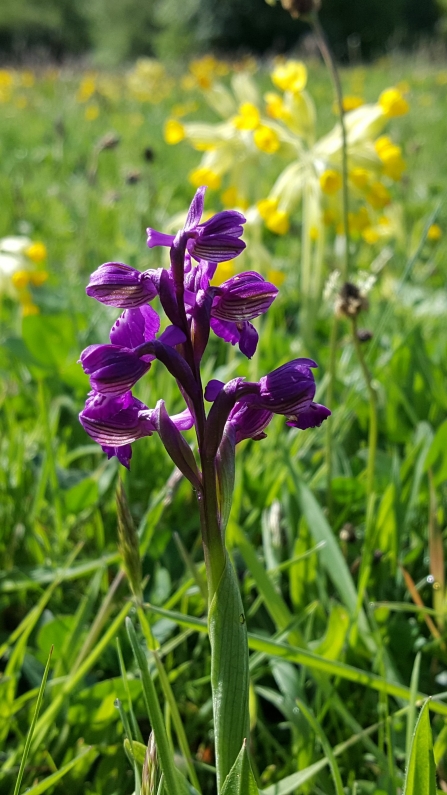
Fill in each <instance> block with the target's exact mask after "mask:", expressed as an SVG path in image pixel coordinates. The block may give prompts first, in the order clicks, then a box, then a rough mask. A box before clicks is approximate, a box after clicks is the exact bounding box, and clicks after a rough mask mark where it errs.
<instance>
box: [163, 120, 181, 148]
mask: <svg viewBox="0 0 447 795" xmlns="http://www.w3.org/2000/svg"><path fill="white" fill-rule="evenodd" d="M163 135H164V139H165V141H166V143H167V144H178V143H180V141H183V139H184V137H185V128H184V126H183V124H182V123H181V122H180V121H177V119H168V120H167V122H166V123H165V126H164V128H163Z"/></svg>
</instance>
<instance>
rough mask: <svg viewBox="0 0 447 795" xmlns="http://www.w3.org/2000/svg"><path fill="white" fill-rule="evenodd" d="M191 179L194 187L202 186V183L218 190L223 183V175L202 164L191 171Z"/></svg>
mask: <svg viewBox="0 0 447 795" xmlns="http://www.w3.org/2000/svg"><path fill="white" fill-rule="evenodd" d="M189 181H190V183H191V185H192V186H193V187H194V188H200V186H201V185H207V186H208V188H210V189H211V190H218V189H219V188H220V184H221V177H220V175H219V174H216V172H215V171H212V169H210V168H206V167H205V166H202V167H200V166H199V168H196V169H194V171H191V173H190V175H189Z"/></svg>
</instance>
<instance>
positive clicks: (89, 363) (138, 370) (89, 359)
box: [80, 345, 151, 395]
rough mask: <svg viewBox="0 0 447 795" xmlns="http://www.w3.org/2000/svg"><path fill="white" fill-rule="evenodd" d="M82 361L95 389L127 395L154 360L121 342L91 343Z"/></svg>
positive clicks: (102, 392) (110, 393) (105, 392)
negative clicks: (139, 354) (142, 356)
mask: <svg viewBox="0 0 447 795" xmlns="http://www.w3.org/2000/svg"><path fill="white" fill-rule="evenodd" d="M80 362H81V364H82V367H83V368H84V372H85V373H86V374H87V375H88V376H90V384H91V386H92V388H93V389H94V390H95V392H100V393H101V394H102V395H123V394H124V393H125V392H128V391H129V389H131V388H132V387H133V385H134V384H136V382H137V381H138V380H139V379H140V378H141V377H142V376H143V375H144V374H145V373H147V371H148V370H149V368H150V366H151V363H150V362H145V361H143V360H142V359H140V358H139V357H138V356H137V355H136V354H135V353H134V352H133V351H131V350H128V349H127V348H121V347H120V346H118V345H90V346H89V347H88V348H86V349H85V350H84V351H83V352H82V353H81V359H80Z"/></svg>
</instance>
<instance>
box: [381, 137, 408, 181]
mask: <svg viewBox="0 0 447 795" xmlns="http://www.w3.org/2000/svg"><path fill="white" fill-rule="evenodd" d="M379 157H380V159H381V161H382V163H383V173H384V174H385V176H387V177H390V178H391V179H393V180H395V181H396V182H397V181H398V180H400V179H401V177H402V174H403V172H404V171H405V169H406V164H405V160H404V159H403V157H402V149H401V148H400V146H395V145H394V144H393V145H392V146H388V147H386V148H385V149H382V151H381V153H380V155H379Z"/></svg>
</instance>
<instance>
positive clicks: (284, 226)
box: [265, 210, 290, 235]
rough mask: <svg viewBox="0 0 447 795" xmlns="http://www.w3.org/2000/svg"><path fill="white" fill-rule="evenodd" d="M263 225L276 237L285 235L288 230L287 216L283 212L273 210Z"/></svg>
mask: <svg viewBox="0 0 447 795" xmlns="http://www.w3.org/2000/svg"><path fill="white" fill-rule="evenodd" d="M265 225H266V227H267V229H269V230H270V232H274V233H275V234H276V235H286V234H287V232H288V231H289V229H290V220H289V214H288V213H286V211H285V210H275V211H274V212H273V213H271V214H270V215H269V216H268V218H267V219H266V221H265Z"/></svg>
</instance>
